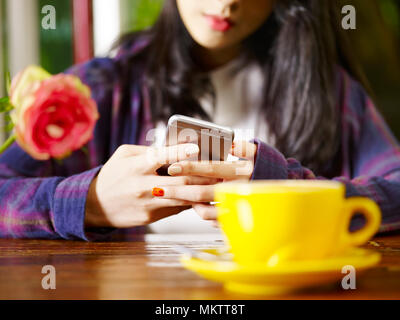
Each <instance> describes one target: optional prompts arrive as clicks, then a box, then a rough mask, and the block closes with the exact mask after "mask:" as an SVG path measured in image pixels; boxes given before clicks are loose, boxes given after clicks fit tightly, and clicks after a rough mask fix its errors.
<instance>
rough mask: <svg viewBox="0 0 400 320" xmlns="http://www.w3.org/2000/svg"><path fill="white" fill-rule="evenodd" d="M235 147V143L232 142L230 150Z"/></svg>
mask: <svg viewBox="0 0 400 320" xmlns="http://www.w3.org/2000/svg"><path fill="white" fill-rule="evenodd" d="M233 149H235V143H234V142H232V150H233Z"/></svg>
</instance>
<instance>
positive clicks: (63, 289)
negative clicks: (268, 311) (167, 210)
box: [0, 234, 400, 300]
mask: <svg viewBox="0 0 400 320" xmlns="http://www.w3.org/2000/svg"><path fill="white" fill-rule="evenodd" d="M177 244H178V245H184V246H189V247H191V248H194V249H204V248H217V247H221V246H223V241H222V238H221V237H220V236H219V235H151V234H149V235H146V236H136V237H134V238H131V239H129V241H126V240H124V241H117V240H114V241H110V242H102V243H86V242H68V241H39V240H0V299H143V300H148V299H172V300H175V299H178V300H179V299H205V300H208V299H254V298H262V299H265V298H268V299H269V298H273V299H274V298H277V299H393V298H394V299H400V235H391V236H386V237H379V238H376V239H374V241H373V242H370V243H369V244H368V246H367V247H369V248H372V249H375V250H377V251H379V252H381V253H382V256H383V259H382V262H381V263H380V265H378V266H377V267H376V268H373V269H371V270H369V271H366V272H365V273H363V274H362V275H357V290H354V291H344V290H343V289H341V288H340V286H339V285H334V286H328V287H323V288H317V289H312V290H307V291H305V292H302V293H301V294H297V295H293V296H284V297H252V296H245V295H239V294H232V293H229V292H226V291H225V290H224V289H223V288H222V286H221V285H220V284H217V283H213V282H209V281H207V280H204V279H202V278H200V277H199V276H197V275H196V274H194V273H192V272H190V271H187V270H185V269H183V268H182V267H181V266H180V264H179V261H178V259H179V256H180V255H179V254H178V253H176V252H175V251H174V250H173V249H172V246H173V245H177ZM45 265H53V266H54V267H55V268H56V290H44V289H43V288H42V286H41V281H42V278H43V277H44V275H43V274H42V273H41V271H42V267H43V266H45Z"/></svg>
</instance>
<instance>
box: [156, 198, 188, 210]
mask: <svg viewBox="0 0 400 320" xmlns="http://www.w3.org/2000/svg"><path fill="white" fill-rule="evenodd" d="M151 204H152V209H153V210H154V209H158V208H171V207H187V206H189V207H190V206H193V204H194V203H193V202H192V201H187V200H177V199H163V198H154V199H153V200H152V203H151Z"/></svg>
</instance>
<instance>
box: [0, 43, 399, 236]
mask: <svg viewBox="0 0 400 320" xmlns="http://www.w3.org/2000/svg"><path fill="white" fill-rule="evenodd" d="M144 45H145V43H144V42H142V43H140V42H137V43H136V44H135V45H134V46H133V48H130V49H129V50H125V51H122V52H121V53H120V54H119V55H118V56H117V57H115V58H113V59H110V58H102V59H94V60H92V61H90V62H88V63H85V64H83V65H78V66H74V67H72V68H71V69H70V70H68V72H69V73H72V74H75V75H77V76H79V77H80V78H81V79H82V81H83V82H85V83H86V84H87V85H88V86H90V88H91V90H92V96H93V98H94V99H95V100H96V102H97V104H98V108H99V112H100V115H101V118H100V120H99V121H98V123H97V126H96V128H95V132H94V137H93V139H92V140H91V141H90V142H89V143H88V144H87V148H86V149H87V152H84V151H82V150H79V151H76V152H74V153H73V154H72V155H71V156H70V157H69V158H67V159H65V160H64V161H63V162H62V163H57V162H55V161H53V160H49V161H37V160H34V159H32V158H31V157H30V156H29V155H28V154H27V153H25V152H24V151H23V150H22V149H21V148H20V147H19V146H18V145H17V144H14V145H12V146H11V147H10V148H9V149H8V150H7V151H6V152H5V153H4V154H3V155H2V156H1V157H0V237H1V238H46V239H60V238H61V239H71V240H73V239H81V240H95V239H100V238H102V237H104V236H107V235H109V234H110V232H112V231H114V230H112V229H106V228H104V229H91V230H89V229H85V226H84V217H85V203H86V197H87V193H88V189H89V186H90V184H91V182H92V180H93V179H94V177H95V176H96V175H97V174H98V172H99V170H100V169H101V168H102V165H103V164H104V163H105V162H106V161H107V160H108V159H109V157H110V156H111V155H112V154H113V153H114V152H115V151H116V149H117V148H118V147H119V146H120V145H122V144H146V143H145V139H144V138H145V134H146V132H148V130H149V129H152V128H153V127H154V124H153V123H152V120H151V112H150V103H149V98H148V93H147V91H146V88H145V87H144V86H142V81H141V77H140V76H137V77H135V79H137V80H136V81H134V82H133V83H132V84H131V87H130V90H131V95H130V96H131V100H130V101H126V100H124V101H122V96H123V95H122V88H121V86H120V83H119V79H118V76H117V74H118V70H117V67H116V65H117V63H116V62H117V61H120V59H125V58H126V57H128V56H129V55H130V54H132V53H133V52H136V51H137V50H140V48H141V47H142V46H144ZM139 71H140V66H138V68H137V70H133V72H135V74H140V72H139ZM339 80H340V81H339V83H340V85H339V89H340V90H339V92H340V94H339V97H338V104H337V105H338V108H340V114H341V127H342V131H341V137H342V141H341V149H340V150H341V151H340V155H339V157H337V159H335V161H334V162H335V164H336V166H337V167H338V168H339V174H337V175H335V174H333V173H332V175H329V174H328V175H326V176H325V177H316V176H315V175H314V173H313V172H312V171H310V170H309V169H307V168H305V167H303V166H302V165H301V163H299V162H298V161H297V160H295V159H286V158H285V156H284V155H283V154H281V153H280V152H279V151H278V150H276V149H274V148H272V147H270V146H268V145H267V144H265V143H263V142H261V141H258V140H255V142H256V143H257V145H258V153H257V158H256V162H255V169H254V174H253V179H333V180H337V181H340V182H343V183H344V184H345V185H346V190H347V197H353V196H365V197H369V198H371V199H373V200H374V201H376V202H377V203H378V205H379V206H380V208H381V210H382V215H383V217H382V218H383V220H382V225H381V229H380V231H381V232H386V231H392V230H398V229H400V148H399V144H398V142H397V141H396V139H395V137H394V136H393V134H392V133H391V131H390V130H389V128H388V126H387V125H386V123H385V121H384V120H383V119H382V117H381V115H380V114H379V112H378V111H377V109H376V108H375V106H374V104H373V103H372V101H371V100H370V98H369V97H368V96H367V95H366V93H365V91H364V90H363V88H362V87H361V86H360V85H359V84H358V83H357V82H355V81H354V80H352V79H351V78H350V77H349V76H348V75H347V74H346V73H345V72H344V71H342V70H341V71H339Z"/></svg>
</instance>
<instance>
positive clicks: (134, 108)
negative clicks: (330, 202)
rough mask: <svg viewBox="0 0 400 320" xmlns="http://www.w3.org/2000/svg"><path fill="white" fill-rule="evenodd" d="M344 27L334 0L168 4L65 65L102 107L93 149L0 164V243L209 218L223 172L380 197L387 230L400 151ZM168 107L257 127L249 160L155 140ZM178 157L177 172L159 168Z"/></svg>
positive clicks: (15, 154)
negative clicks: (337, 185) (212, 156)
mask: <svg viewBox="0 0 400 320" xmlns="http://www.w3.org/2000/svg"><path fill="white" fill-rule="evenodd" d="M339 25H340V24H339V22H338V19H337V15H336V8H335V6H334V5H333V2H332V1H329V2H327V3H325V2H323V3H322V1H319V0H302V1H299V0H297V1H296V0H280V1H273V0H203V1H198V0H166V3H165V6H164V9H163V12H162V14H161V16H160V18H159V20H158V22H157V23H156V25H155V26H154V27H153V28H152V29H150V30H148V31H145V32H140V33H135V34H132V35H129V36H127V37H125V38H123V39H122V42H121V45H120V46H119V52H118V54H117V56H116V57H114V58H104V59H94V60H92V61H90V62H88V63H86V64H84V65H79V66H75V67H73V68H71V69H70V70H69V71H68V72H69V73H72V74H75V75H78V76H79V77H80V78H81V79H82V80H83V81H84V82H85V83H86V84H87V85H89V86H90V87H91V89H92V93H93V98H94V99H95V100H96V102H97V103H98V106H99V111H100V114H101V118H100V120H99V123H98V125H97V127H96V130H95V137H94V139H93V140H92V141H90V143H89V144H88V149H89V154H88V155H87V154H85V153H83V152H81V151H77V152H75V153H74V154H72V155H71V156H70V157H69V158H68V159H66V160H65V161H64V162H63V163H62V164H59V163H55V162H53V161H44V162H43V161H42V162H40V161H35V160H33V159H32V158H30V157H29V156H28V155H27V154H26V153H25V152H23V151H22V150H21V149H20V148H19V147H18V146H17V145H13V146H12V147H11V148H10V149H9V150H8V151H7V152H6V153H5V154H4V155H3V156H2V157H1V158H0V176H1V180H0V203H1V211H0V212H1V213H0V235H1V237H21V238H39V237H40V238H64V239H84V240H93V239H98V237H100V236H104V235H107V234H108V233H109V232H110V231H112V230H114V229H115V228H117V229H118V228H131V227H137V226H143V225H147V224H149V223H151V222H154V221H157V220H160V219H162V218H165V217H168V216H171V215H174V214H177V213H179V212H182V211H183V210H185V209H188V208H191V207H193V208H194V209H195V210H196V211H197V212H198V213H199V214H200V215H201V216H202V217H203V218H205V219H211V220H212V219H215V217H216V213H215V208H214V207H212V206H210V205H209V203H210V202H211V201H213V188H214V185H215V184H216V183H219V182H220V181H221V180H232V179H238V178H240V179H243V178H244V179H316V177H317V176H318V177H321V179H322V178H324V179H335V180H338V181H341V182H343V183H345V184H346V187H347V196H348V197H351V196H366V197H370V198H372V199H373V200H375V201H376V202H377V203H378V204H379V206H380V207H381V209H382V213H383V223H382V226H381V231H388V230H395V229H398V228H400V150H399V146H398V143H397V141H396V140H395V138H394V137H393V135H392V134H391V133H390V131H389V129H388V128H387V126H386V124H385V123H384V121H383V120H382V118H381V116H380V115H379V113H378V112H377V110H376V109H375V107H374V105H373V103H372V102H371V100H370V98H369V97H368V96H367V94H366V93H365V91H364V89H363V88H362V86H361V85H360V82H362V77H360V76H359V73H358V72H357V68H355V67H354V65H355V64H354V60H352V59H351V56H350V55H349V54H348V52H346V51H345V50H344V48H345V46H342V45H341V44H342V43H343V39H342V37H341V36H340V30H339ZM173 114H185V115H189V116H195V117H200V118H204V119H208V120H211V121H214V122H216V123H218V124H225V125H230V126H232V127H234V128H235V129H240V130H242V132H243V130H248V129H251V131H252V133H254V134H253V136H254V138H255V139H253V140H252V142H251V143H248V142H240V141H238V142H236V143H235V145H234V146H233V148H232V153H233V154H234V155H236V156H238V157H241V158H247V159H248V162H243V161H239V162H234V163H228V162H222V163H207V164H205V163H196V162H189V161H185V160H187V159H189V158H191V157H192V156H195V155H196V154H197V153H198V148H197V147H196V146H195V145H180V146H175V147H169V148H161V149H157V148H155V147H149V145H151V144H152V143H153V142H154V141H149V139H148V138H149V135H148V133H149V131H150V132H152V131H151V130H152V129H154V128H160V127H161V128H163V127H165V123H166V121H167V120H168V118H169V116H171V115H173ZM246 132H247V131H246ZM171 155H172V156H171ZM176 155H177V157H178V162H177V163H174V164H173V165H172V166H171V167H170V168H169V173H170V175H171V176H167V177H162V176H159V175H157V169H158V168H159V167H161V166H162V165H163V164H165V163H169V162H171V161H172V158H173V157H174V156H176ZM171 157H172V158H171ZM104 163H105V164H104ZM248 163H250V164H253V165H251V166H250V167H251V170H244V171H243V170H241V171H240V172H241V174H240V176H238V175H237V169H238V168H240V169H243V168H242V166H243V164H246V168H250V167H249V166H247V164H248ZM103 164H104V165H103ZM355 224H357V221H355ZM354 227H356V226H354Z"/></svg>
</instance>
